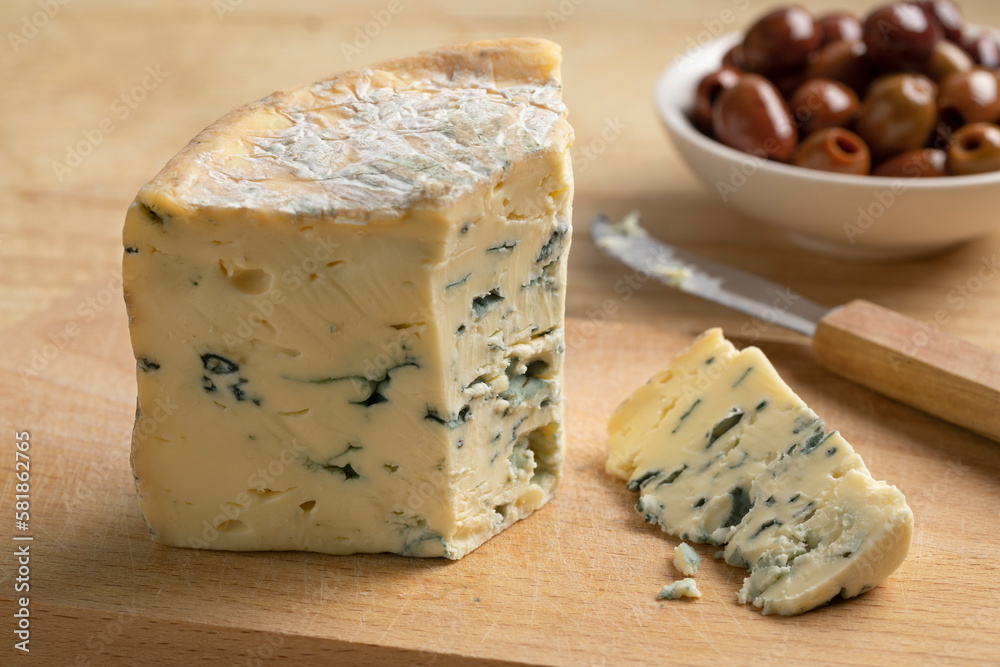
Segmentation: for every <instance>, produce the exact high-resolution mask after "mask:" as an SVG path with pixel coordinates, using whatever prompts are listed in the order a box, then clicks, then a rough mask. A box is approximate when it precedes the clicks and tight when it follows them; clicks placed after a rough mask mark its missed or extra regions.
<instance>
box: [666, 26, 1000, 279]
mask: <svg viewBox="0 0 1000 667" xmlns="http://www.w3.org/2000/svg"><path fill="white" fill-rule="evenodd" d="M740 37H741V35H737V34H734V35H727V36H725V37H721V38H719V39H716V40H714V41H712V42H710V43H708V44H705V45H704V46H702V47H699V48H697V49H693V50H691V51H689V52H687V53H686V54H684V55H683V56H682V57H680V58H679V59H678V60H677V61H676V62H674V63H673V64H671V65H670V66H669V67H668V68H667V69H665V70H664V71H663V73H662V74H661V75H660V78H659V79H658V81H657V83H656V88H655V90H654V95H653V99H654V103H655V105H656V109H657V111H658V112H659V114H660V118H661V119H662V120H663V123H664V124H665V125H666V127H667V131H668V132H669V133H670V136H671V138H672V139H673V141H674V144H675V145H676V146H677V150H678V151H679V152H680V154H681V156H682V157H683V158H684V160H685V161H686V162H687V164H688V166H689V167H690V168H691V169H692V170H693V171H694V173H695V174H697V176H698V177H699V178H700V179H701V180H702V182H704V183H705V184H706V185H707V186H708V187H709V189H710V190H711V191H712V192H713V194H715V195H716V196H718V197H719V198H720V199H721V200H722V201H723V202H724V203H725V204H726V205H727V206H730V207H731V208H733V209H734V210H736V211H738V212H739V213H741V214H743V215H745V216H747V217H748V218H752V219H753V220H756V221H758V222H761V223H763V224H765V225H771V226H774V227H778V228H779V229H781V230H782V231H783V232H784V233H785V234H786V235H787V236H788V238H789V239H790V240H791V241H793V242H794V243H796V244H798V245H800V246H803V247H805V248H808V249H810V250H813V251H816V252H819V253H822V254H825V255H830V256H834V257H838V258H842V259H853V260H865V259H868V260H881V259H902V258H906V257H917V256H921V255H927V254H930V253H933V252H937V251H939V250H943V249H945V248H948V247H949V246H953V245H955V244H958V243H961V242H963V241H968V240H970V239H973V238H976V237H979V236H984V235H986V234H990V233H991V232H994V231H995V230H996V229H997V228H998V227H1000V172H995V173H989V174H978V175H975V176H949V177H943V178H887V177H878V176H849V175H844V174H834V173H830V172H823V171H816V170H814V169H803V168H801V167H794V166H791V165H786V164H781V163H779V162H773V161H767V160H761V159H759V158H756V157H754V156H751V155H748V154H746V153H742V152H740V151H737V150H735V149H733V148H729V147H728V146H724V145H723V144H721V143H719V142H717V141H715V140H714V139H711V138H709V137H707V136H705V135H704V134H702V133H701V132H699V131H698V130H697V129H696V128H695V127H694V125H692V124H691V121H690V120H688V117H689V114H690V112H691V109H692V107H693V105H694V97H695V89H696V87H697V85H698V82H699V81H700V80H701V79H702V77H704V76H705V75H706V74H708V73H709V72H712V71H714V70H716V69H718V68H719V66H720V63H721V62H722V56H723V55H724V54H725V52H726V51H727V50H728V49H729V48H730V47H732V46H733V45H734V44H736V43H737V42H738V41H739V40H740Z"/></svg>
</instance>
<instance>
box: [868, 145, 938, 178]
mask: <svg viewBox="0 0 1000 667" xmlns="http://www.w3.org/2000/svg"><path fill="white" fill-rule="evenodd" d="M947 158H948V154H947V153H945V152H944V151H942V150H938V149H936V148H917V149H914V150H912V151H906V152H904V153H900V154H899V155H897V156H895V157H892V158H889V159H888V160H886V161H885V162H883V163H882V164H880V165H879V166H877V167H875V169H874V170H873V171H872V175H873V176H890V177H892V178H933V177H935V176H947V175H948V173H947V172H946V171H945V160H946V159H947Z"/></svg>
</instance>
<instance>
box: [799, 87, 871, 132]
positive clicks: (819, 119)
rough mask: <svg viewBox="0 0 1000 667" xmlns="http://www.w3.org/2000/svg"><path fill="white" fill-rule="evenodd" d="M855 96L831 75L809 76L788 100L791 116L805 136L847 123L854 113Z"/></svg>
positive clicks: (855, 113)
mask: <svg viewBox="0 0 1000 667" xmlns="http://www.w3.org/2000/svg"><path fill="white" fill-rule="evenodd" d="M858 107H859V104H858V96H857V95H856V94H855V93H854V91H853V90H851V89H850V88H848V87H847V86H845V85H844V84H842V83H840V82H838V81H834V80H833V79H810V80H809V81H806V82H805V83H804V84H802V85H801V86H799V88H798V90H796V91H795V94H793V95H792V98H791V100H789V103H788V108H789V109H790V110H791V112H792V118H793V119H794V120H795V122H796V124H797V125H798V126H799V130H800V133H801V134H802V135H803V136H805V135H808V134H812V133H813V132H816V131H817V130H822V129H825V128H828V127H847V126H848V125H850V124H851V122H852V121H853V120H854V119H855V118H856V117H857V115H858Z"/></svg>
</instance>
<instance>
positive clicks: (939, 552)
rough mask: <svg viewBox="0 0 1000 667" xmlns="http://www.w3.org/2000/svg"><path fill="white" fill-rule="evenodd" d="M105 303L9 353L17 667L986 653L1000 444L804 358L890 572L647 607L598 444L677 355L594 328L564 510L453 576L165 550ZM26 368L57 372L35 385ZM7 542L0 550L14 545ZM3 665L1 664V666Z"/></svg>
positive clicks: (616, 487) (662, 564)
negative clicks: (26, 647)
mask: <svg viewBox="0 0 1000 667" xmlns="http://www.w3.org/2000/svg"><path fill="white" fill-rule="evenodd" d="M106 289H107V288H106V287H105V286H102V285H97V286H95V287H94V288H93V289H92V290H89V291H87V292H83V293H79V294H77V295H74V296H72V297H70V298H69V299H67V300H64V301H62V302H59V303H57V304H56V306H55V307H54V308H53V309H52V310H51V311H48V312H47V313H46V314H44V315H43V316H36V317H34V318H33V319H32V320H31V321H30V322H27V323H24V324H23V325H22V326H20V327H16V328H13V329H8V330H7V331H5V332H3V333H0V348H2V349H4V350H6V351H7V354H5V355H4V357H3V359H2V361H0V402H2V404H3V406H4V410H3V412H2V414H0V433H2V434H3V438H4V440H5V442H4V443H3V446H2V451H3V452H5V454H4V456H3V458H2V465H0V469H2V470H3V479H4V485H3V493H2V496H0V497H3V498H12V497H13V493H14V490H13V479H12V475H11V474H10V473H11V469H12V467H13V456H12V451H13V450H12V445H13V442H12V438H13V433H14V431H15V430H16V431H23V430H27V431H29V432H30V433H31V443H32V445H31V450H30V451H31V457H32V464H33V467H32V475H33V476H32V486H31V493H32V498H33V505H32V517H33V522H32V530H31V532H30V534H31V535H32V536H33V537H34V538H35V540H34V542H33V543H32V549H33V551H32V553H33V560H32V571H31V586H32V588H31V610H32V614H33V615H34V623H35V625H34V626H33V628H34V634H33V635H32V643H31V648H32V652H31V654H30V656H28V657H27V658H22V657H19V658H18V661H19V663H18V664H20V663H21V662H24V663H25V664H29V663H32V661H34V663H36V664H44V665H52V664H74V665H78V664H86V665H173V664H179V663H181V664H201V663H216V662H219V661H224V662H225V664H232V665H258V664H351V665H452V664H454V665H461V664H476V665H574V666H576V665H619V664H621V665H625V664H629V665H657V664H663V662H664V660H666V659H669V660H670V661H671V662H676V663H678V664H692V665H718V664H736V663H739V664H744V665H761V666H764V665H783V664H836V665H853V664H858V663H866V662H869V661H870V659H871V656H873V655H876V654H877V655H880V656H882V657H880V662H885V663H886V664H906V663H911V664H935V663H934V662H933V661H934V660H937V661H938V663H937V664H966V663H968V664H984V663H987V662H990V661H993V660H994V659H995V656H996V655H997V652H998V651H1000V637H998V636H997V634H996V632H995V628H996V627H997V625H998V624H1000V605H998V602H997V600H998V598H1000V583H998V582H1000V566H998V564H997V562H996V552H997V549H998V547H1000V536H998V534H997V531H995V530H993V528H992V526H995V525H996V522H997V520H998V518H1000V483H998V479H1000V459H998V457H997V456H996V450H995V445H994V444H993V443H991V442H990V441H988V440H986V439H985V438H980V437H978V436H975V435H973V434H970V433H968V432H967V431H964V430H962V429H959V428H956V427H953V426H951V425H949V424H946V423H945V422H942V421H939V420H937V419H934V418H932V417H928V416H927V415H924V414H922V413H920V412H917V411H915V410H913V409H910V408H907V407H905V406H903V405H900V404H899V403H896V402H894V401H892V400H889V399H886V398H883V397H881V396H879V395H877V394H874V393H872V392H869V391H867V390H865V389H862V388H859V387H858V386H857V385H854V384H852V383H849V382H847V381H844V380H840V379H838V378H836V377H834V376H832V375H830V374H828V373H827V372H826V371H824V370H822V369H821V368H819V367H818V366H817V365H816V364H815V362H814V361H813V360H812V355H811V352H810V350H809V349H808V347H807V346H805V345H803V344H788V343H769V344H764V345H763V346H762V347H763V349H764V350H765V352H767V353H768V355H769V356H770V357H771V358H772V359H773V361H774V362H775V365H776V366H777V367H778V369H779V371H780V372H782V373H783V375H784V377H785V378H786V379H787V381H788V382H789V383H790V384H791V385H792V387H793V388H795V389H796V390H797V391H798V392H799V393H800V394H801V395H802V397H803V398H804V399H806V400H807V401H809V402H810V403H811V404H812V406H813V407H814V408H815V409H816V410H817V411H818V412H819V413H820V414H821V415H822V416H824V417H825V418H826V419H827V421H828V423H829V424H830V425H831V426H832V427H836V428H840V429H841V431H842V432H843V433H844V435H845V436H846V437H847V438H848V439H849V440H850V441H851V442H852V443H853V444H854V445H855V447H856V448H857V450H858V451H859V452H860V453H861V455H862V456H863V457H864V458H865V460H866V461H867V463H868V464H869V467H870V468H871V470H872V472H873V474H874V475H875V476H876V477H878V478H880V479H886V480H888V481H890V482H891V483H893V484H896V485H897V486H899V488H900V489H901V490H902V491H903V492H904V493H905V494H906V496H907V499H908V501H909V503H910V505H911V507H912V508H913V512H914V515H915V517H916V531H915V537H914V544H913V548H912V550H911V552H910V556H909V558H908V559H907V560H906V562H905V563H904V564H903V566H902V568H901V569H900V570H899V571H897V573H896V574H894V575H893V576H892V577H891V578H890V579H889V580H888V581H886V582H885V583H884V584H883V585H882V586H880V587H879V588H877V589H876V590H874V591H872V592H870V593H868V594H866V595H864V596H862V597H860V598H858V599H856V600H853V601H850V602H846V603H835V604H832V605H830V606H828V607H825V608H822V609H819V610H816V611H814V612H810V613H808V614H806V615H803V616H801V617H797V618H792V619H784V618H771V617H763V616H761V615H760V614H759V613H758V612H757V611H756V610H754V609H753V608H751V607H746V606H740V605H739V604H737V602H736V599H735V595H736V591H737V590H738V589H739V587H740V585H741V583H742V576H743V571H742V570H739V569H736V568H731V567H729V566H727V565H725V564H724V563H722V562H720V561H713V560H712V554H713V549H712V548H710V547H705V546H699V547H698V551H699V553H700V554H701V556H702V558H703V560H704V561H705V562H704V564H703V565H702V569H701V570H700V571H699V573H698V575H697V579H698V582H699V587H700V588H701V590H702V592H703V593H704V597H703V598H702V599H700V600H698V601H677V602H657V601H656V599H655V596H656V593H657V592H658V591H659V589H660V587H661V586H662V585H663V584H664V583H666V582H667V581H669V580H671V579H673V578H675V577H677V576H678V574H677V573H676V572H674V571H673V567H672V565H670V562H669V556H670V553H671V549H672V548H673V546H674V545H675V544H676V540H674V539H673V538H670V537H669V536H667V535H666V534H664V533H662V532H660V531H659V530H658V529H657V528H655V527H652V526H649V525H646V524H645V523H643V521H642V520H641V518H640V516H639V515H638V513H636V512H635V511H634V509H633V508H632V506H633V505H634V503H635V497H634V495H633V494H631V493H628V492H627V491H626V490H625V489H624V485H623V484H622V483H621V482H620V481H619V480H617V479H613V478H611V477H609V476H608V475H606V474H605V472H604V460H605V452H604V424H605V421H606V419H607V417H608V416H609V414H610V412H611V410H612V409H613V408H614V407H615V406H616V405H617V404H618V402H619V401H620V400H621V399H623V398H624V397H625V396H626V395H627V394H628V393H629V392H630V391H631V390H632V389H634V388H635V387H636V386H637V385H638V384H640V383H641V382H644V381H645V379H646V378H647V377H648V376H649V375H650V374H651V373H652V372H653V371H654V370H655V369H657V368H659V367H661V366H662V365H664V364H666V362H667V361H668V360H669V358H670V357H671V356H672V355H673V354H674V353H676V352H677V351H678V350H679V349H680V348H681V347H682V346H683V345H685V344H686V343H687V342H689V341H690V339H691V338H690V336H688V335H684V334H678V333H676V332H672V331H669V330H661V329H655V328H648V327H641V326H635V325H623V324H616V323H605V324H595V323H593V322H590V321H586V320H572V321H571V322H570V325H569V330H568V336H567V347H568V352H567V370H566V387H567V403H568V406H569V411H568V415H567V421H568V427H569V430H568V442H567V450H568V451H567V458H566V476H565V481H564V483H563V485H562V486H561V487H560V489H559V490H558V493H557V496H556V499H555V500H554V501H552V502H551V503H550V504H549V505H548V506H546V507H545V508H543V509H542V510H541V511H539V512H537V513H536V514H535V515H534V516H532V517H530V518H529V519H528V520H526V521H522V522H520V523H518V524H516V525H515V526H513V527H512V528H510V529H509V530H507V531H505V532H504V533H502V534H501V535H499V536H497V537H496V538H494V539H493V540H491V541H490V542H488V543H487V544H486V545H484V546H483V547H481V548H480V549H478V550H477V551H475V552H473V553H472V554H470V555H469V556H467V557H466V558H464V559H462V560H461V561H458V562H448V561H443V560H439V559H436V560H417V559H405V558H400V557H396V556H391V555H368V556H351V557H331V556H323V555H317V554H306V553H226V552H210V551H195V550H187V549H174V548H169V547H163V546H160V545H156V544H154V543H153V542H152V540H150V538H149V536H148V535H147V533H146V529H145V526H144V524H143V521H142V519H141V517H140V515H139V510H138V503H137V501H136V498H135V488H134V484H133V480H132V476H131V473H130V471H129V463H128V456H129V444H128V443H129V429H130V427H131V424H132V419H133V416H134V397H135V394H134V391H135V378H134V360H133V358H132V356H131V351H130V348H129V345H128V335H127V327H126V322H125V315H124V312H123V308H122V306H121V304H120V301H119V300H118V299H115V300H113V301H111V302H109V303H108V304H107V305H106V306H104V307H102V308H100V309H99V310H97V312H95V313H93V317H91V316H90V315H91V313H90V312H87V313H86V314H85V315H79V314H76V313H77V311H78V310H79V308H80V305H81V304H90V303H93V304H100V303H101V301H102V300H103V296H102V295H103V293H104V291H105V290H106ZM71 325H75V327H73V326H71ZM67 330H69V331H73V332H74V333H73V334H72V335H70V336H69V337H68V339H67V340H65V341H62V339H59V336H58V335H57V334H58V333H59V332H65V331H67ZM54 339H58V340H59V342H62V343H64V344H63V345H62V346H61V349H60V346H59V345H57V344H56V343H55V342H53V340H54ZM36 352H38V353H39V354H41V355H42V356H41V358H43V359H46V357H49V358H47V359H46V363H45V364H44V366H43V367H42V365H41V364H40V363H36V366H39V368H34V369H33V368H32V367H31V366H30V362H31V360H32V359H36V360H37V359H38V358H39V357H38V356H36V355H35V353H36ZM28 369H31V370H28ZM8 443H9V444H8ZM197 464H198V463H197V461H192V465H197ZM10 526H11V524H10V522H8V521H5V522H2V530H0V540H3V541H5V542H6V543H7V544H11V542H10V538H11V528H10ZM2 554H3V555H2V556H0V606H2V608H4V609H8V610H9V609H12V608H13V602H12V600H11V590H12V578H13V576H14V575H13V572H14V563H13V556H12V550H11V549H7V548H5V549H4V550H3V551H2ZM7 617H8V618H9V614H8V615H7ZM6 622H9V621H4V622H3V623H6ZM0 625H2V623H0ZM11 643H12V642H11ZM12 653H13V650H12V648H11V646H10V643H8V644H7V645H4V646H2V647H0V662H4V663H5V664H6V663H7V661H8V658H9V657H11V656H12ZM258 660H259V661H260V662H258Z"/></svg>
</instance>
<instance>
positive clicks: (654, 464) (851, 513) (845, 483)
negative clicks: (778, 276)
mask: <svg viewBox="0 0 1000 667" xmlns="http://www.w3.org/2000/svg"><path fill="white" fill-rule="evenodd" d="M608 431H609V440H608V449H609V459H608V466H607V467H608V471H609V472H611V473H613V474H616V475H618V476H619V477H622V478H623V479H627V480H628V486H629V488H630V489H631V490H633V491H637V492H639V494H640V497H639V501H638V504H637V505H636V509H637V510H638V511H639V512H640V513H641V514H642V515H643V516H644V517H645V519H646V520H647V521H649V522H651V523H657V524H659V525H660V526H661V527H662V528H663V530H664V531H666V532H668V533H670V534H672V535H676V536H678V537H680V538H681V539H684V540H694V541H698V542H705V543H710V544H718V545H723V544H724V545H726V546H725V550H724V554H725V558H726V562H727V563H729V564H730V565H737V566H742V567H748V568H750V574H749V576H748V577H747V578H746V580H745V582H744V585H743V588H742V589H741V590H740V593H739V599H740V601H741V602H752V603H754V604H755V605H756V606H758V607H761V608H762V610H763V612H764V613H765V614H772V613H773V614H784V615H791V614H798V613H802V612H804V611H808V610H809V609H812V608H814V607H816V606H818V605H821V604H824V603H826V602H828V601H829V600H830V599H832V598H833V597H835V596H837V595H841V596H842V597H845V598H846V597H853V596H856V595H859V594H861V593H863V592H865V591H867V590H870V589H871V588H873V587H874V586H875V585H877V584H878V583H879V582H881V581H882V580H884V579H885V578H886V577H887V576H889V575H890V574H891V573H892V572H893V571H895V569H896V568H897V567H899V565H900V564H901V563H902V562H903V559H904V558H905V557H906V554H907V552H908V550H909V546H910V540H911V537H912V530H913V515H912V512H911V511H910V509H909V507H907V505H906V501H905V499H904V498H903V494H902V493H900V492H899V490H898V489H896V488H895V487H892V486H889V485H887V484H885V483H884V482H879V481H876V480H874V479H873V478H872V477H871V474H870V473H869V471H868V469H867V468H866V467H865V464H864V462H863V461H862V460H861V458H860V457H859V456H858V455H857V453H855V452H854V450H853V448H852V447H851V446H850V445H849V444H848V443H847V441H845V440H844V439H843V438H842V437H841V436H840V434H839V433H837V432H836V431H833V432H829V433H827V432H826V428H825V425H824V423H823V422H822V421H821V420H820V419H819V417H817V416H816V414H815V413H814V412H813V411H812V410H810V409H809V408H808V407H807V406H806V405H805V404H804V403H803V402H802V400H801V399H800V398H799V397H798V396H796V395H795V394H794V393H793V392H792V391H791V389H789V388H788V386H787V385H786V384H785V383H784V382H782V380H781V379H780V377H778V374H777V372H776V371H775V370H774V368H773V366H771V364H770V362H769V361H768V360H767V358H766V357H765V356H764V355H763V353H762V352H761V351H760V350H758V349H757V348H753V347H751V348H746V349H744V350H742V351H739V352H737V351H736V349H735V348H734V347H733V345H732V344H731V343H729V342H728V341H726V340H725V339H724V338H723V337H722V332H721V331H720V330H718V329H712V330H709V331H707V332H705V333H704V334H703V335H702V336H700V337H699V338H698V339H697V340H695V341H694V342H693V343H692V344H691V346H689V347H688V348H687V349H686V350H684V351H682V352H681V353H680V354H679V355H678V356H677V358H676V359H674V361H673V362H672V363H671V365H670V367H669V368H667V369H666V370H665V371H663V372H661V373H659V374H658V375H656V376H655V377H654V378H653V379H652V380H650V382H649V383H647V384H646V385H645V386H643V387H641V388H640V389H638V390H637V391H636V392H635V393H634V394H633V395H632V396H631V397H630V398H628V399H627V400H626V401H625V402H624V403H623V404H622V405H621V406H620V407H619V408H618V409H617V410H616V411H615V413H614V415H613V416H612V417H611V419H610V421H609V424H608Z"/></svg>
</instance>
